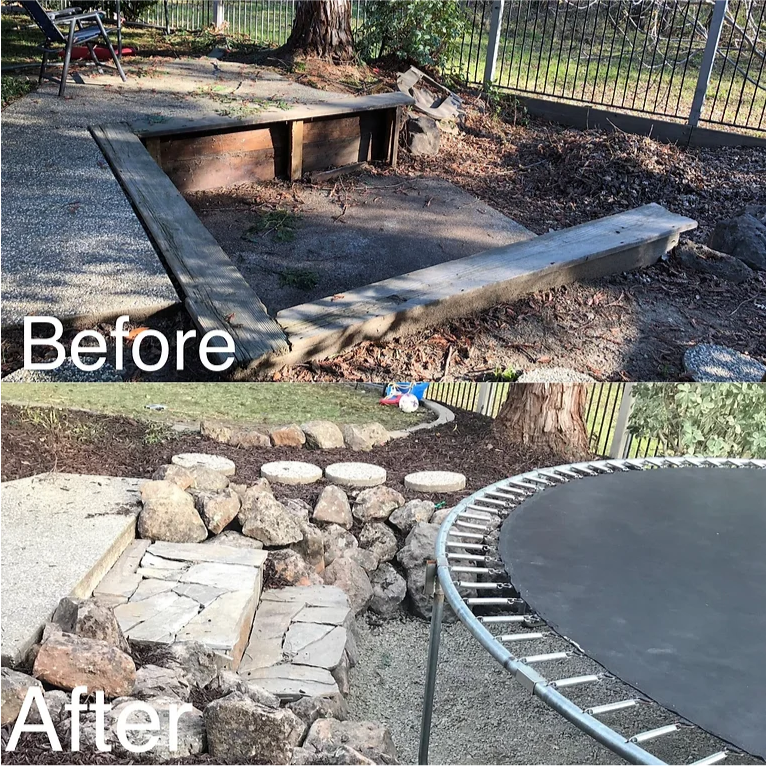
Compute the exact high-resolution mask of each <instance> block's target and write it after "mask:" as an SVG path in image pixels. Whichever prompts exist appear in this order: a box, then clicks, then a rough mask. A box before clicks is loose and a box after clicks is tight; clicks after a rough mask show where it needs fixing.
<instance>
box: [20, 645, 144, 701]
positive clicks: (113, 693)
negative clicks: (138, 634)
mask: <svg viewBox="0 0 766 766" xmlns="http://www.w3.org/2000/svg"><path fill="white" fill-rule="evenodd" d="M33 673H34V675H35V678H39V679H40V680H41V681H46V682H47V683H49V684H52V685H53V686H58V687H60V688H61V689H67V690H71V689H74V688H75V687H76V686H87V687H88V691H89V693H91V694H92V693H93V692H95V691H99V690H100V691H103V692H104V695H105V696H106V697H109V698H113V697H121V696H126V695H128V694H130V693H131V692H132V691H133V686H134V684H135V681H136V666H135V664H134V663H133V660H132V659H131V658H130V657H129V656H128V655H127V654H125V652H121V651H120V650H119V649H117V648H116V647H114V646H112V645H111V644H108V643H106V641H99V640H97V639H93V638H83V637H82V636H76V635H74V634H71V633H59V634H57V635H52V636H50V637H49V638H48V639H47V641H44V642H43V644H42V646H40V650H39V651H38V653H37V658H36V659H35V664H34V670H33Z"/></svg>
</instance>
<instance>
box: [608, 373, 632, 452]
mask: <svg viewBox="0 0 766 766" xmlns="http://www.w3.org/2000/svg"><path fill="white" fill-rule="evenodd" d="M631 409H633V384H632V383H626V384H625V387H624V388H623V389H622V399H621V400H620V409H619V411H618V412H617V423H615V426H614V436H613V437H612V443H611V444H610V445H609V457H610V458H612V460H622V459H623V458H625V457H627V456H626V455H625V447H626V446H627V444H628V435H629V434H628V421H629V420H630V411H631Z"/></svg>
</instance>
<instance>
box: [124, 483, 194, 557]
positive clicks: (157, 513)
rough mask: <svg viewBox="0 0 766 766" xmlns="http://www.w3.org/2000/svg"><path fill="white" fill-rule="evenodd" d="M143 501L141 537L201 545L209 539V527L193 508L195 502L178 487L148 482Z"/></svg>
mask: <svg viewBox="0 0 766 766" xmlns="http://www.w3.org/2000/svg"><path fill="white" fill-rule="evenodd" d="M141 498H142V500H143V504H144V507H143V508H142V510H141V513H140V514H139V515H138V534H139V535H140V536H141V537H143V538H145V539H148V540H164V541H166V542H170V543H199V542H202V541H203V540H204V539H205V538H206V537H207V527H206V526H205V523H204V522H203V521H202V519H201V518H200V516H199V514H198V513H197V509H196V508H195V507H194V499H193V498H192V496H191V495H189V494H188V493H186V492H184V491H183V490H182V489H181V488H180V487H179V486H178V485H176V484H173V483H172V482H169V481H164V480H163V481H149V482H147V483H146V484H144V485H143V486H142V487H141Z"/></svg>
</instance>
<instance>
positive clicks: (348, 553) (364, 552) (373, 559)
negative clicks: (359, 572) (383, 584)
mask: <svg viewBox="0 0 766 766" xmlns="http://www.w3.org/2000/svg"><path fill="white" fill-rule="evenodd" d="M339 558H347V559H351V561H355V562H356V563H357V564H359V566H360V567H362V569H364V571H365V572H367V573H368V574H369V573H370V572H374V571H375V570H376V569H377V568H378V564H380V560H379V559H378V557H377V556H376V555H375V552H374V551H371V550H369V549H368V548H348V549H347V550H345V551H343V553H341V555H340V557H339Z"/></svg>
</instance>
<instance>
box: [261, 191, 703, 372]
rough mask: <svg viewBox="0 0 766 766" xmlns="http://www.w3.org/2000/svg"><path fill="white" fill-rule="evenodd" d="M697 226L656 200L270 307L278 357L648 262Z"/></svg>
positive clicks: (299, 355)
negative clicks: (282, 335)
mask: <svg viewBox="0 0 766 766" xmlns="http://www.w3.org/2000/svg"><path fill="white" fill-rule="evenodd" d="M696 226H697V223H696V221H693V220H692V219H690V218H685V217H683V216H679V215H675V214H673V213H670V212H668V211H667V210H665V208H663V207H661V206H660V205H655V204H651V205H644V206H643V207H640V208H637V209H635V210H630V211H628V212H625V213H619V214H617V215H613V216H609V217H607V218H602V219H600V220H598V221H592V222H590V223H585V224H581V225H580V226H575V227H572V228H570V229H564V230H562V231H555V232H550V233H548V234H543V235H542V236H539V237H535V238H533V239H531V240H526V241H523V242H517V243H514V244H511V245H507V246H504V247H498V248H493V249H492V250H487V251H485V252H482V253H478V254H476V255H472V256H469V257H467V258H460V259H458V260H454V261H448V262H446V263H442V264H439V265H437V266H430V267H428V268H425V269H420V270H418V271H413V272H410V273H409V274H402V275H401V276H398V277H393V278H392V279H386V280H383V281H381V282H376V283H374V284H371V285H367V286H365V287H361V288H359V289H356V290H349V291H347V292H346V293H345V294H344V295H343V296H342V297H338V296H332V297H328V298H322V299H321V300H318V301H314V302H312V303H306V304H303V305H300V306H294V307H293V308H289V309H285V310H283V311H280V312H279V313H278V314H277V321H278V322H279V323H280V325H282V327H283V328H284V330H285V331H286V332H287V334H288V337H289V340H290V345H291V348H292V352H291V354H290V356H289V358H288V359H286V360H285V361H286V362H288V363H294V362H296V361H297V360H298V359H307V358H321V357H323V356H329V355H331V354H334V353H338V352H339V351H342V350H343V349H344V348H348V347H349V346H351V345H354V344H356V343H360V342H361V341H363V340H371V339H379V338H384V337H391V336H392V335H400V334H403V333H407V332H411V331H414V330H416V329H418V328H420V327H423V326H426V325H430V324H435V323H438V322H441V321H444V320H446V319H450V318H453V317H456V316H461V315H465V314H469V313H472V312H475V311H478V310H481V309H484V308H487V307H489V306H492V305H495V304H496V303H498V302H502V301H507V300H511V299H513V298H516V297H518V296H519V295H523V294H525V293H528V292H532V291H536V290H541V289H549V288H551V287H555V286H560V285H562V284H567V283H569V282H573V281H575V280H578V279H588V278H594V277H601V276H605V275H607V274H613V273H620V272H623V271H628V270H631V269H635V268H640V267H643V266H647V265H651V264H652V263H654V262H655V261H656V260H657V259H658V258H659V257H660V256H661V255H662V254H663V253H665V252H667V251H668V250H670V249H671V248H672V247H674V246H675V245H676V243H677V242H678V238H679V236H680V234H681V233H682V232H684V231H689V230H690V229H693V228H695V227H696ZM279 363H280V360H275V364H277V365H278V364H279Z"/></svg>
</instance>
